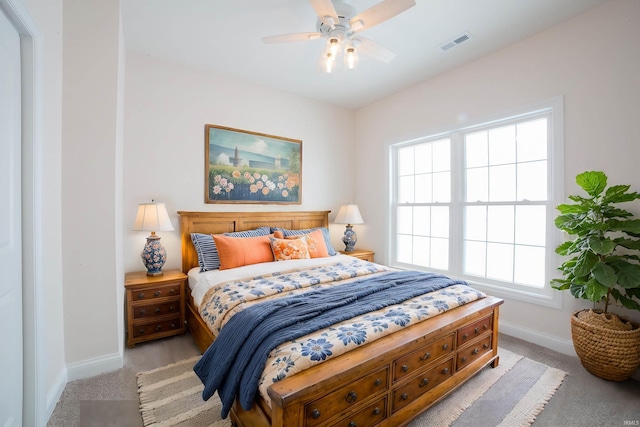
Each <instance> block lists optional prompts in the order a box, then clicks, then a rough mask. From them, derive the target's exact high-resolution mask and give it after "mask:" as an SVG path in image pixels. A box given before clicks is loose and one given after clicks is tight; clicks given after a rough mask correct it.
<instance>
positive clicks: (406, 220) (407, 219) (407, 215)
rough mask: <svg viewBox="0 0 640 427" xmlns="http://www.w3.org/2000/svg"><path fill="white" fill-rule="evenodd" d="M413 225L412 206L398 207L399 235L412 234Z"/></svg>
mask: <svg viewBox="0 0 640 427" xmlns="http://www.w3.org/2000/svg"><path fill="white" fill-rule="evenodd" d="M412 223H413V208H412V207H411V206H400V207H398V224H397V229H398V233H399V234H411V224H412Z"/></svg>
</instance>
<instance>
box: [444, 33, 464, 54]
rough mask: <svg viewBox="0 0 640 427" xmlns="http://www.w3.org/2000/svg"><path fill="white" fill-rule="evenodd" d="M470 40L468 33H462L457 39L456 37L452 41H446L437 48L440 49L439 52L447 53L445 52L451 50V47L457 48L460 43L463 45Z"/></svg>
mask: <svg viewBox="0 0 640 427" xmlns="http://www.w3.org/2000/svg"><path fill="white" fill-rule="evenodd" d="M470 38H471V34H469V33H462V34H460V35H459V36H458V37H456V38H454V39H452V40H449V41H448V42H446V43H443V44H441V45H440V46H439V47H440V50H441V51H443V52H445V51H447V50H449V49H451V48H452V47H455V46H458V45H459V44H460V43H464V42H466V41H467V40H469V39H470Z"/></svg>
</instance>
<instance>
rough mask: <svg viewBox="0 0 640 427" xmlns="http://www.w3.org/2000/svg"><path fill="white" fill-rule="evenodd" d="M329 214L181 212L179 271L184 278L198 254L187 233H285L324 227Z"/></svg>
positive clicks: (194, 265) (325, 212)
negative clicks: (255, 230) (277, 230)
mask: <svg viewBox="0 0 640 427" xmlns="http://www.w3.org/2000/svg"><path fill="white" fill-rule="evenodd" d="M329 212H331V211H308V212H185V211H178V215H180V240H181V242H182V271H183V272H184V273H185V274H186V273H188V272H189V270H190V269H192V268H193V267H197V266H198V254H197V253H196V249H195V247H194V246H193V242H192V241H191V233H203V234H221V233H232V232H234V231H244V230H251V229H253V228H258V227H263V226H269V227H280V228H286V229H289V230H300V229H304V228H315V227H328V226H329Z"/></svg>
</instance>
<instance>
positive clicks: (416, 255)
mask: <svg viewBox="0 0 640 427" xmlns="http://www.w3.org/2000/svg"><path fill="white" fill-rule="evenodd" d="M430 240H431V239H430V238H428V237H414V238H413V263H414V264H416V265H421V266H423V267H429V261H430V256H429V242H430Z"/></svg>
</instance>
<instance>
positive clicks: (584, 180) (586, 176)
mask: <svg viewBox="0 0 640 427" xmlns="http://www.w3.org/2000/svg"><path fill="white" fill-rule="evenodd" d="M576 183H577V184H578V185H579V186H580V187H582V189H583V190H584V191H586V192H587V194H589V195H590V196H593V197H597V196H599V195H600V194H601V193H602V191H604V189H605V187H606V186H607V175H605V174H604V172H597V171H587V172H583V173H581V174H579V175H578V176H576Z"/></svg>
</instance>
